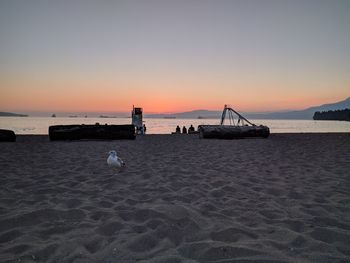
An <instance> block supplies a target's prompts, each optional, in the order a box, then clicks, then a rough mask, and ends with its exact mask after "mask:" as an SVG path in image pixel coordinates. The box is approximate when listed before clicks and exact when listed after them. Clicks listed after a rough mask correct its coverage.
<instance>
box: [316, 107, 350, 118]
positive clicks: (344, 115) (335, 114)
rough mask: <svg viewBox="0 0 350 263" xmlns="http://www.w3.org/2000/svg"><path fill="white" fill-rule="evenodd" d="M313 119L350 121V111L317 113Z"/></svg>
mask: <svg viewBox="0 0 350 263" xmlns="http://www.w3.org/2000/svg"><path fill="white" fill-rule="evenodd" d="M313 118H314V120H327V121H328V120H337V121H350V109H345V110H330V111H322V112H319V111H316V112H315V114H314V117H313Z"/></svg>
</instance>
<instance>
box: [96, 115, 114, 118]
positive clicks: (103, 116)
mask: <svg viewBox="0 0 350 263" xmlns="http://www.w3.org/2000/svg"><path fill="white" fill-rule="evenodd" d="M100 118H116V117H115V116H106V115H100Z"/></svg>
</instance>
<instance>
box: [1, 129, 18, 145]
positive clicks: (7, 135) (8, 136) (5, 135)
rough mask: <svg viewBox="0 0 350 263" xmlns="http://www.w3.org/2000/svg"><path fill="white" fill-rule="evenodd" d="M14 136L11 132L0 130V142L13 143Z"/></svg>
mask: <svg viewBox="0 0 350 263" xmlns="http://www.w3.org/2000/svg"><path fill="white" fill-rule="evenodd" d="M15 141H16V134H15V133H14V132H13V131H11V130H3V129H0V142H15Z"/></svg>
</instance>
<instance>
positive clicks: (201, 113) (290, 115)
mask: <svg viewBox="0 0 350 263" xmlns="http://www.w3.org/2000/svg"><path fill="white" fill-rule="evenodd" d="M222 106H223V105H222ZM346 108H350V97H349V98H347V99H345V100H342V101H339V102H335V103H329V104H323V105H320V106H313V107H310V108H307V109H304V110H298V111H283V112H268V113H266V112H265V113H251V112H240V111H239V109H236V110H238V112H240V113H242V114H243V115H244V116H245V117H247V118H248V119H282V120H285V119H295V120H312V118H313V115H314V113H315V112H316V111H329V110H342V109H346ZM221 113H222V111H210V110H193V111H188V112H179V113H173V114H146V115H145V117H146V118H169V117H175V118H179V119H182V118H183V119H196V118H201V119H202V118H203V119H219V118H220V117H221Z"/></svg>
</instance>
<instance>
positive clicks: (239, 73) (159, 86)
mask: <svg viewBox="0 0 350 263" xmlns="http://www.w3.org/2000/svg"><path fill="white" fill-rule="evenodd" d="M0 36H1V38H0V111H11V112H28V111H47V112H64V111H67V112H68V111H69V112H128V111H130V110H131V109H132V105H135V106H139V107H143V108H144V111H145V112H147V113H161V112H164V113H170V112H181V111H189V110H195V109H208V110H221V109H222V107H223V105H224V104H229V105H231V106H232V107H234V108H235V109H237V110H240V111H253V112H258V111H260V112H261V111H277V110H287V109H303V108H306V107H309V106H313V105H319V104H324V103H330V102H336V101H339V100H343V99H345V98H347V97H349V95H350V92H349V91H350V1H348V0H344V1H340V0H328V1H323V0H317V1H313V0H290V1H287V0H256V1H253V0H244V1H239V0H237V1H236V0H230V1H228V0H218V1H214V0H211V1H207V0H173V1H170V0H158V1H155V0H139V1H136V0H135V1H134V0H128V1H117V0H115V1H112V0H96V1H91V0H62V1H51V0H42V1H38V0H30V1H26V0H21V1H18V0H0Z"/></svg>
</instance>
